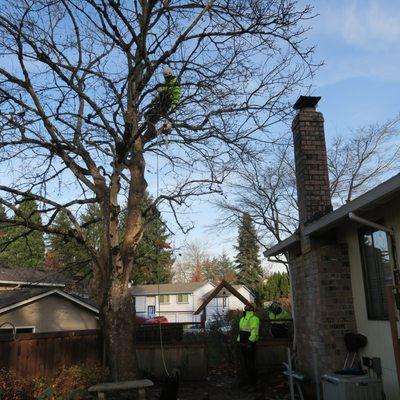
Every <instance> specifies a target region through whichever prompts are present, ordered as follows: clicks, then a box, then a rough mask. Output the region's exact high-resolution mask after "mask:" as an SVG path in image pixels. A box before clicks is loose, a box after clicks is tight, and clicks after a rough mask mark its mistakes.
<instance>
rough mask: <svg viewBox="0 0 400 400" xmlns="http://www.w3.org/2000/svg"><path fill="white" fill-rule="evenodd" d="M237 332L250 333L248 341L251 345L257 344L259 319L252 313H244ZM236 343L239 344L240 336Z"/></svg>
mask: <svg viewBox="0 0 400 400" xmlns="http://www.w3.org/2000/svg"><path fill="white" fill-rule="evenodd" d="M239 330H241V331H245V332H250V337H249V341H250V342H253V343H254V342H257V340H258V335H259V330H260V319H259V318H258V317H257V315H255V314H254V312H253V311H246V314H245V315H244V316H243V317H242V318H241V319H240V321H239ZM237 341H238V342H240V334H239V336H238V338H237Z"/></svg>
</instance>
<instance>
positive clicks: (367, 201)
mask: <svg viewBox="0 0 400 400" xmlns="http://www.w3.org/2000/svg"><path fill="white" fill-rule="evenodd" d="M396 192H400V174H398V175H395V176H394V177H392V178H390V179H388V180H387V181H385V182H383V183H381V184H380V185H378V186H376V187H375V188H374V189H371V190H370V191H368V192H366V193H365V194H363V195H361V196H359V197H357V198H356V199H354V200H352V201H350V202H349V203H347V204H345V205H343V206H342V207H340V208H338V209H336V210H335V211H332V212H331V213H329V214H326V215H324V216H323V217H321V218H320V219H318V220H317V221H314V222H312V223H310V224H309V225H306V226H305V227H304V234H305V235H313V234H317V233H323V232H326V231H329V230H330V229H332V228H335V227H337V226H338V225H341V224H342V223H343V222H344V221H347V220H348V216H349V213H355V212H360V211H363V210H366V209H370V208H371V206H374V207H376V206H380V205H381V204H382V203H381V202H382V201H383V200H385V199H387V198H388V197H391V196H393V195H395V194H396Z"/></svg>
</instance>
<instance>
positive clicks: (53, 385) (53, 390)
mask: <svg viewBox="0 0 400 400" xmlns="http://www.w3.org/2000/svg"><path fill="white" fill-rule="evenodd" d="M108 377H109V374H108V371H107V370H106V369H104V368H103V367H101V366H90V367H85V366H83V365H73V366H71V367H65V368H62V369H61V370H60V371H59V372H58V373H57V375H56V376H55V377H54V378H52V379H39V380H37V381H36V384H35V391H34V396H35V398H37V399H38V400H87V399H95V398H96V396H95V395H93V394H91V393H89V392H88V391H87V388H88V387H90V386H92V385H94V384H96V383H99V382H105V381H106V380H107V378H108Z"/></svg>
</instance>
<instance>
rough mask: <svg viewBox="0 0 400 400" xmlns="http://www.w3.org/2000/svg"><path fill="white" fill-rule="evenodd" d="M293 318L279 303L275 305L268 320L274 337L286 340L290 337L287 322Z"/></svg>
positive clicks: (269, 313) (272, 306)
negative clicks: (285, 338)
mask: <svg viewBox="0 0 400 400" xmlns="http://www.w3.org/2000/svg"><path fill="white" fill-rule="evenodd" d="M291 318H292V316H291V315H290V313H289V312H287V311H284V310H283V309H282V307H281V305H280V304H279V303H273V304H272V305H271V306H270V308H269V312H268V320H269V321H270V329H269V331H270V333H271V335H272V336H273V337H276V338H284V337H287V336H288V333H289V326H288V322H287V320H290V319H291Z"/></svg>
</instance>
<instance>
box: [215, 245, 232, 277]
mask: <svg viewBox="0 0 400 400" xmlns="http://www.w3.org/2000/svg"><path fill="white" fill-rule="evenodd" d="M215 262H216V268H217V275H218V278H219V280H220V281H221V280H225V281H227V282H230V283H234V282H236V280H237V276H236V271H235V266H234V264H233V262H232V261H231V260H230V259H229V257H228V255H227V254H226V253H225V251H224V252H223V253H222V254H221V255H220V256H219V257H218V258H217V259H216V260H215Z"/></svg>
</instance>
